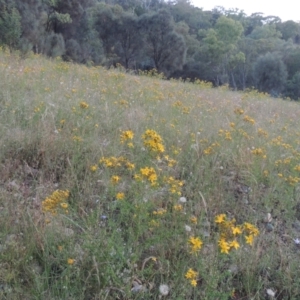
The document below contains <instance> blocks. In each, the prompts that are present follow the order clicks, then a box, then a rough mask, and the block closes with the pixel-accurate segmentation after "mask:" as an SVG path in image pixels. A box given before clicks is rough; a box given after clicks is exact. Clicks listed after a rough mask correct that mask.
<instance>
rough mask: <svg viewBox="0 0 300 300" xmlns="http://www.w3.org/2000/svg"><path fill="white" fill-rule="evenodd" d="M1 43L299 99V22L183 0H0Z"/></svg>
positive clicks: (90, 62) (23, 50) (75, 59)
mask: <svg viewBox="0 0 300 300" xmlns="http://www.w3.org/2000/svg"><path fill="white" fill-rule="evenodd" d="M0 45H2V46H3V47H7V48H9V49H17V50H19V51H20V52H21V54H23V55H26V53H28V52H30V51H33V52H34V53H40V54H43V55H47V56H49V57H57V56H60V57H62V58H63V59H64V60H66V61H73V62H76V63H83V64H87V65H103V66H107V67H110V66H113V65H117V64H121V65H122V66H123V67H124V68H125V69H128V70H150V69H153V68H155V69H157V71H158V72H162V73H164V74H165V76H166V77H167V78H183V79H189V80H195V79H200V80H205V81H210V82H212V83H213V84H214V85H215V86H219V85H223V84H228V85H229V86H230V87H231V88H233V89H236V90H245V89H246V88H252V87H254V88H256V89H258V90H260V91H262V92H267V93H269V94H271V95H273V96H284V97H290V98H292V99H295V100H298V99H299V98H300V24H299V23H297V22H294V21H286V22H282V21H281V19H280V18H279V17H276V16H264V15H263V14H262V13H259V12H258V13H254V14H252V15H250V16H248V15H246V14H245V13H244V12H243V11H241V10H239V9H231V10H226V9H224V8H223V7H216V8H214V9H213V10H211V11H203V10H202V9H201V8H197V7H194V6H193V5H192V4H191V3H190V2H189V0H174V1H169V2H166V1H163V0H106V1H98V0H0Z"/></svg>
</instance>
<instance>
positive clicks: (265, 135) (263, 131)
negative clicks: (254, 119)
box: [257, 128, 268, 137]
mask: <svg viewBox="0 0 300 300" xmlns="http://www.w3.org/2000/svg"><path fill="white" fill-rule="evenodd" d="M257 133H258V135H259V136H264V137H268V133H267V132H266V131H265V130H263V129H262V128H258V129H257Z"/></svg>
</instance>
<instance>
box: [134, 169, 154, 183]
mask: <svg viewBox="0 0 300 300" xmlns="http://www.w3.org/2000/svg"><path fill="white" fill-rule="evenodd" d="M134 178H135V179H136V180H142V179H147V180H148V181H150V182H151V185H155V184H156V181H157V174H156V171H155V169H154V168H153V167H145V168H141V169H140V174H135V176H134Z"/></svg>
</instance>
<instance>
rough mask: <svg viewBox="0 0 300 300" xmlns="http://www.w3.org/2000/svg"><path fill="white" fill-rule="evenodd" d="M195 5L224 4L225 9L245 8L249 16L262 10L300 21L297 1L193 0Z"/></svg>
mask: <svg viewBox="0 0 300 300" xmlns="http://www.w3.org/2000/svg"><path fill="white" fill-rule="evenodd" d="M191 2H192V3H193V5H194V6H197V7H200V8H203V10H212V9H213V8H214V7H216V6H223V7H224V8H225V9H230V8H238V9H239V10H243V11H244V12H245V13H246V14H247V15H248V16H249V15H251V14H252V13H255V12H262V13H264V15H265V16H277V17H279V18H281V21H282V22H284V21H288V20H293V21H295V22H298V21H300V10H299V9H298V6H297V4H295V3H297V1H295V0H285V1H270V2H269V1H264V0H250V1H249V0H248V1H238V0H210V1H208V0H206V1H203V0H192V1H191Z"/></svg>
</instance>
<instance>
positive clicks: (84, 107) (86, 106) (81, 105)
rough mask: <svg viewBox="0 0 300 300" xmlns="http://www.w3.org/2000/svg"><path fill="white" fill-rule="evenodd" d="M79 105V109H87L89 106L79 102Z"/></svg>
mask: <svg viewBox="0 0 300 300" xmlns="http://www.w3.org/2000/svg"><path fill="white" fill-rule="evenodd" d="M79 105H80V107H81V108H82V109H86V108H88V107H89V105H88V104H87V103H86V102H85V101H82V102H80V104H79Z"/></svg>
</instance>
